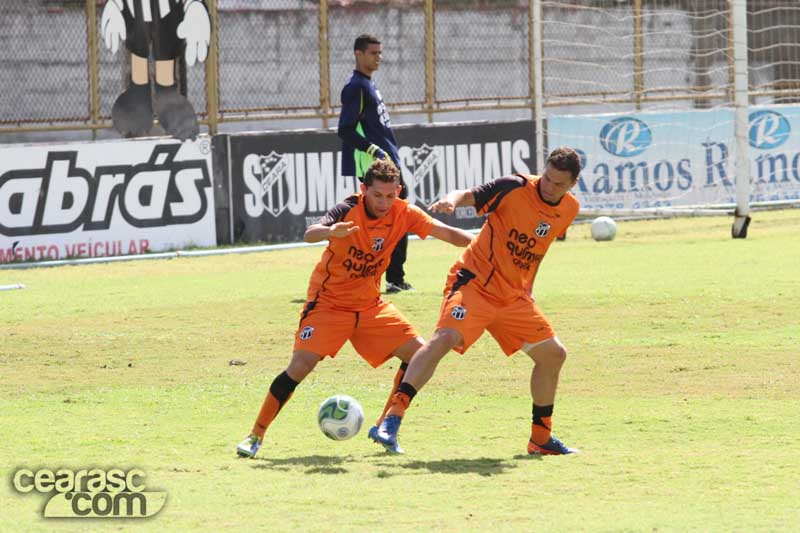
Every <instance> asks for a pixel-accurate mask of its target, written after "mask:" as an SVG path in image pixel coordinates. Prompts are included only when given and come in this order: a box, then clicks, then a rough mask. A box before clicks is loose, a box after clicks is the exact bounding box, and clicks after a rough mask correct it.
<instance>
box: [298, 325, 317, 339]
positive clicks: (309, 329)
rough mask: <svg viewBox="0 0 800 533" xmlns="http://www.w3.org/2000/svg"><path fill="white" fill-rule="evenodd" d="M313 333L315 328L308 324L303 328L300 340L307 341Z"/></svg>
mask: <svg viewBox="0 0 800 533" xmlns="http://www.w3.org/2000/svg"><path fill="white" fill-rule="evenodd" d="M313 334H314V328H313V327H311V326H306V327H304V328H303V331H301V332H300V340H302V341H307V340H308V339H310V338H311V336H312V335H313Z"/></svg>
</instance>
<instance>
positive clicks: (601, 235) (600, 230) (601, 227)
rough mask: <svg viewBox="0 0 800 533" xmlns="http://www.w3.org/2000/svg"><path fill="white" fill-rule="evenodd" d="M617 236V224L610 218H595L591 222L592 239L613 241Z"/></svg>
mask: <svg viewBox="0 0 800 533" xmlns="http://www.w3.org/2000/svg"><path fill="white" fill-rule="evenodd" d="M616 236H617V223H616V222H614V219H612V218H610V217H597V218H596V219H594V220H593V221H592V239H594V240H596V241H613V240H614V237H616Z"/></svg>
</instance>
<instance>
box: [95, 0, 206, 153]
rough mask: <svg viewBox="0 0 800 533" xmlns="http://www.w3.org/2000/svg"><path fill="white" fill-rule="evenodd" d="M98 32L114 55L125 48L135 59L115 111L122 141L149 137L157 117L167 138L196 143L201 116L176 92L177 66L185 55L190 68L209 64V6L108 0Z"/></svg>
mask: <svg viewBox="0 0 800 533" xmlns="http://www.w3.org/2000/svg"><path fill="white" fill-rule="evenodd" d="M100 30H101V35H102V38H103V40H104V42H105V46H106V47H107V48H108V49H109V50H111V52H112V53H114V54H116V52H117V49H118V48H119V45H120V43H121V42H124V43H125V48H126V49H127V50H128V52H129V53H130V55H131V57H130V59H131V78H130V80H128V88H127V89H126V90H125V91H123V92H122V94H120V95H119V96H118V97H117V99H116V101H115V102H114V106H113V108H112V110H111V118H112V121H113V124H114V128H115V129H116V130H117V131H118V132H119V133H120V134H122V135H123V136H124V137H142V136H146V135H148V134H149V132H150V130H151V129H152V127H153V117H154V116H155V117H158V121H159V123H160V124H161V127H162V128H163V129H164V131H165V132H167V134H169V135H171V136H173V137H176V138H178V139H181V140H185V139H193V138H194V137H196V136H197V134H198V132H199V127H198V124H197V115H196V114H195V110H194V108H193V107H192V104H191V103H190V102H189V100H188V99H187V98H186V97H185V96H183V95H182V94H181V93H180V91H179V90H178V85H177V83H176V80H175V63H176V60H177V59H178V58H179V55H180V54H181V53H183V54H184V55H185V58H186V65H187V66H189V67H191V66H193V65H194V64H195V63H198V62H199V63H202V62H204V61H205V59H206V55H207V53H208V46H209V43H210V40H211V20H210V18H209V15H208V9H207V7H206V5H205V2H204V1H203V0H155V1H153V2H151V0H108V1H107V2H106V5H105V7H104V8H103V14H102V17H101V20H100ZM151 57H152V58H154V59H155V68H154V72H155V80H151V79H150V74H149V71H150V69H149V66H150V65H149V60H150V58H151ZM152 82H154V83H152Z"/></svg>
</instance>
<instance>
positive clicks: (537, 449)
mask: <svg viewBox="0 0 800 533" xmlns="http://www.w3.org/2000/svg"><path fill="white" fill-rule="evenodd" d="M528 453H529V454H530V455H567V454H570V453H578V450H577V448H568V447H567V446H566V445H565V444H564V443H563V442H561V441H560V440H558V439H557V438H555V437H553V436H552V435H551V436H550V440H548V441H547V442H546V443H544V444H536V443H535V442H533V440H529V441H528Z"/></svg>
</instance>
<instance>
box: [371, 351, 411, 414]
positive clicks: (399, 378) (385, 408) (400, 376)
mask: <svg viewBox="0 0 800 533" xmlns="http://www.w3.org/2000/svg"><path fill="white" fill-rule="evenodd" d="M407 368H408V363H406V362H403V363H401V364H400V368H398V369H397V374H395V375H394V383H393V384H392V392H390V393H389V397H388V398H386V405H384V406H383V411H382V412H381V416H380V417H379V418H378V421H377V422H375V425H376V426H380V425H381V422H383V419H384V418H386V413H387V412H388V411H389V408H390V407H391V406H392V399H393V398H394V395H395V393H396V392H397V387H399V386H400V383H401V382H402V381H403V376H405V375H406V369H407Z"/></svg>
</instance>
